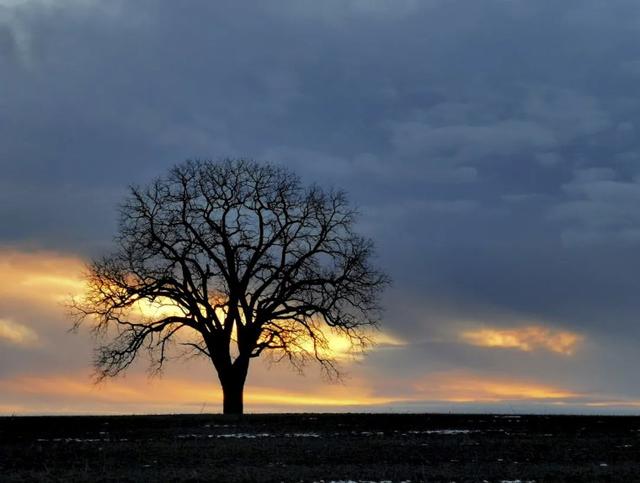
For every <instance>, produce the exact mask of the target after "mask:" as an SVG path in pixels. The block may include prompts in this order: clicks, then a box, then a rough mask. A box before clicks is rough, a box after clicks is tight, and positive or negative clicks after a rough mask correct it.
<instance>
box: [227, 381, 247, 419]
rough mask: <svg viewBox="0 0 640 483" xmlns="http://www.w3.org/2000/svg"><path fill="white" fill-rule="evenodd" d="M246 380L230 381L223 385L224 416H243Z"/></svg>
mask: <svg viewBox="0 0 640 483" xmlns="http://www.w3.org/2000/svg"><path fill="white" fill-rule="evenodd" d="M243 392H244V380H242V381H239V380H233V379H232V380H229V379H227V380H226V382H225V383H223V384H222V395H223V403H222V412H223V414H234V415H241V414H242V412H243V410H244V404H243Z"/></svg>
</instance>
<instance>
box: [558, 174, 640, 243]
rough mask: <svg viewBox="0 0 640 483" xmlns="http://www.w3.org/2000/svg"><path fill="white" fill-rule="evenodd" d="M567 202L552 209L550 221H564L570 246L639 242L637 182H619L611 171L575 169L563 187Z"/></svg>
mask: <svg viewBox="0 0 640 483" xmlns="http://www.w3.org/2000/svg"><path fill="white" fill-rule="evenodd" d="M564 191H565V192H566V193H567V197H568V199H567V200H565V201H563V202H561V203H559V204H557V205H556V206H555V207H553V208H552V210H551V213H550V217H551V219H552V220H559V221H567V222H569V223H570V225H569V226H568V227H567V228H566V229H565V230H564V233H563V239H564V240H565V241H566V242H567V243H569V244H572V243H607V242H624V243H632V244H634V243H637V242H638V241H640V212H639V211H638V209H637V207H638V205H639V204H640V179H635V178H634V179H629V180H623V179H620V178H619V177H618V175H617V173H616V172H615V171H614V170H613V169H611V168H604V167H603V168H588V169H581V170H577V171H576V172H575V173H574V176H573V179H572V180H571V181H570V182H569V183H567V184H565V185H564Z"/></svg>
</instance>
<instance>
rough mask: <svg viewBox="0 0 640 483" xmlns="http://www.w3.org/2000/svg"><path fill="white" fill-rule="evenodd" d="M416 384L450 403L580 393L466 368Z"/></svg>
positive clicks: (428, 396) (428, 395)
mask: <svg viewBox="0 0 640 483" xmlns="http://www.w3.org/2000/svg"><path fill="white" fill-rule="evenodd" d="M414 387H415V389H416V390H417V391H416V392H417V393H418V394H421V395H422V396H423V397H424V398H425V399H429V400H440V401H450V402H499V401H516V400H541V399H567V398H574V397H577V396H579V394H578V393H575V392H573V391H571V390H568V389H562V388H558V387H554V386H551V385H548V384H544V383H542V382H538V381H525V380H521V379H513V378H506V377H496V376H483V375H478V374H474V373H469V372H465V371H451V372H445V373H435V374H431V375H429V376H427V377H426V378H425V379H423V380H422V381H419V382H418V383H417V384H416V385H415V386H414Z"/></svg>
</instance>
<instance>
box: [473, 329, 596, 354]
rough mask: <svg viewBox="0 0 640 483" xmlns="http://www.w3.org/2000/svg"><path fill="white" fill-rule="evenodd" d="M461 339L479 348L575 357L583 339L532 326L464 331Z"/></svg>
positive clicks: (572, 334)
mask: <svg viewBox="0 0 640 483" xmlns="http://www.w3.org/2000/svg"><path fill="white" fill-rule="evenodd" d="M460 338H461V339H462V340H463V341H464V342H466V343H467V344H471V345H475V346H479V347H496V348H503V349H517V350H521V351H524V352H532V351H534V350H537V349H546V350H548V351H551V352H555V353H557V354H563V355H566V356H570V355H573V354H574V353H575V351H576V349H577V347H578V345H579V344H580V342H582V340H583V337H582V336H580V335H578V334H576V333H574V332H569V331H565V330H553V329H549V328H546V327H542V326H538V325H531V326H527V327H519V328H513V329H500V328H480V329H470V330H466V331H463V332H462V333H461V334H460Z"/></svg>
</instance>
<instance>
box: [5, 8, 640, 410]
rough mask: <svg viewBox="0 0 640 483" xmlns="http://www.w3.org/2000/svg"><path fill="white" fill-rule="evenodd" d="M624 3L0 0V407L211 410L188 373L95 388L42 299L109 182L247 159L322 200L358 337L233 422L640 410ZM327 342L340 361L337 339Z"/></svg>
mask: <svg viewBox="0 0 640 483" xmlns="http://www.w3.org/2000/svg"><path fill="white" fill-rule="evenodd" d="M639 40H640V2H638V1H637V0H606V1H605V0H562V1H558V0H535V1H534V0H388V1H384V0H351V1H349V0H322V1H319V0H274V1H258V0H255V1H237V0H233V1H215V2H212V1H204V0H202V1H199V0H188V1H182V2H176V1H170V0H153V1H151V0H110V1H108V2H98V1H97V0H0V168H1V170H0V414H33V413H146V412H153V413H166V412H200V411H219V410H220V407H221V404H220V390H219V388H218V381H217V377H216V375H215V373H214V372H213V369H212V368H211V364H210V363H208V362H207V361H205V360H194V361H191V362H177V363H175V364H173V365H171V366H168V367H167V370H166V372H165V374H164V375H163V377H161V378H154V379H149V378H148V377H147V373H146V372H145V368H146V364H145V361H144V360H142V361H140V364H138V365H136V366H135V367H134V368H133V369H132V370H131V371H129V372H128V374H127V375H126V376H125V377H121V378H117V379H114V380H112V381H108V382H106V383H104V384H102V385H100V386H94V385H93V384H92V382H91V360H92V340H91V337H90V335H89V334H88V331H87V330H82V331H80V333H79V334H70V333H68V329H69V328H70V327H71V321H70V319H69V318H68V316H67V315H66V314H65V309H64V307H63V303H64V301H65V300H67V298H68V296H69V295H72V294H78V293H81V292H82V290H83V282H82V270H83V264H84V263H85V262H86V261H88V260H89V259H90V258H91V257H96V256H100V255H102V254H105V253H108V252H109V250H110V249H111V247H112V237H113V236H114V235H115V234H116V230H117V206H118V203H119V202H121V201H122V200H123V197H124V196H125V194H126V190H127V187H128V186H129V185H131V184H135V183H141V184H144V183H147V182H149V181H150V180H152V179H153V178H155V177H156V176H159V175H162V174H164V173H165V172H166V170H167V169H168V168H170V167H171V166H173V165H175V164H176V163H180V162H182V161H184V160H185V159H196V158H199V159H214V160H215V159H222V158H225V157H232V158H233V157H243V158H251V159H255V160H257V161H269V162H272V163H276V164H280V165H283V166H286V167H288V168H290V169H292V170H294V171H295V172H297V173H298V174H299V175H300V176H301V177H302V179H303V180H304V182H305V183H307V184H310V183H318V184H320V185H322V186H329V187H331V186H335V187H340V188H344V189H345V190H346V191H347V192H348V193H349V197H350V200H351V201H352V202H353V203H354V204H355V205H356V206H358V207H359V209H360V211H361V213H362V216H361V219H360V223H359V231H360V232H362V233H364V234H366V235H367V236H369V237H371V238H372V239H374V240H375V242H376V246H377V264H378V265H379V266H381V267H382V268H383V269H384V270H385V271H387V272H388V273H389V274H390V276H391V277H392V279H393V285H392V286H391V288H390V289H389V290H387V291H386V293H385V298H384V300H383V305H384V307H385V313H384V323H383V325H382V327H381V328H382V331H381V333H380V334H379V340H380V344H379V345H378V346H377V347H376V348H374V349H373V350H372V351H370V352H369V354H368V355H367V356H366V357H359V358H357V359H356V360H353V359H351V358H349V357H347V356H344V357H342V356H340V358H341V359H342V366H343V368H344V370H345V372H346V377H345V378H344V380H343V381H342V382H341V383H338V384H335V383H329V382H327V381H325V380H323V379H322V377H321V374H320V371H319V369H318V368H317V367H315V366H313V365H310V366H309V367H308V368H307V371H306V375H304V376H301V375H299V374H298V373H297V372H295V371H294V370H292V369H291V368H290V367H288V366H287V365H286V364H281V365H269V363H268V361H260V362H257V361H254V363H253V365H252V368H251V370H250V374H249V379H248V383H247V389H246V410H247V411H248V412H263V411H361V410H365V411H436V410H437V411H487V410H489V411H500V412H503V411H504V412H512V411H518V412H545V413H561V412H579V413H593V412H597V413H609V412H615V413H618V412H633V413H636V412H638V411H640V371H638V369H637V368H638V365H639V364H640V351H639V346H640V320H639V317H640V296H639V294H640V277H638V271H639V270H640V47H639V46H640V42H639ZM339 349H340V347H338V350H339Z"/></svg>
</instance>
